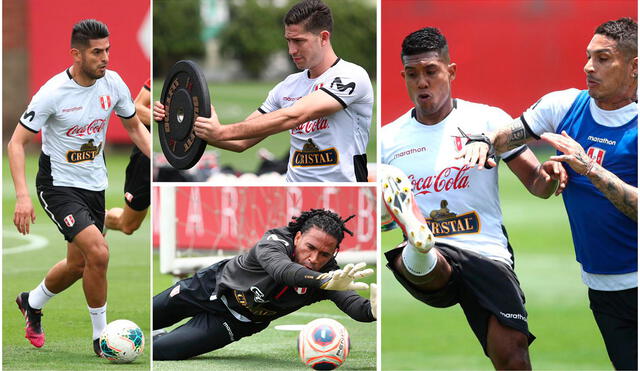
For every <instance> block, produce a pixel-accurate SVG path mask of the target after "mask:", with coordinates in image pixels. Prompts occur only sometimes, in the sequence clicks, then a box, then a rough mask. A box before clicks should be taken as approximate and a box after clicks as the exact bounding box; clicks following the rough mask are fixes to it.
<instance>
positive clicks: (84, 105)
mask: <svg viewBox="0 0 640 371" xmlns="http://www.w3.org/2000/svg"><path fill="white" fill-rule="evenodd" d="M109 48H110V43H109V30H108V29H107V26H106V25H104V24H103V23H101V22H99V21H96V20H93V19H89V20H83V21H80V22H78V23H77V24H75V25H74V26H73V31H72V34H71V51H70V55H71V56H72V58H73V65H72V66H71V67H69V68H68V69H67V70H65V71H64V72H61V73H59V74H57V75H56V76H54V77H53V78H51V79H50V80H49V81H47V82H46V83H45V84H44V85H43V86H42V87H41V88H40V90H39V91H38V92H37V93H36V94H35V95H34V96H33V98H32V100H31V103H30V104H29V106H28V107H27V110H26V111H25V112H24V115H22V117H21V118H20V121H19V125H17V126H16V129H15V131H14V133H13V136H12V137H11V140H10V141H9V144H8V148H7V153H8V155H9V164H10V168H11V175H12V177H13V183H14V187H15V190H16V207H15V213H14V219H13V222H14V224H15V226H16V228H17V229H18V232H20V233H22V234H28V233H29V226H30V223H32V222H34V221H35V212H34V209H33V205H32V202H31V197H30V195H29V190H28V187H27V183H26V177H25V150H24V147H25V145H26V144H27V143H29V142H31V141H32V140H33V138H34V137H35V135H36V133H38V132H39V131H40V130H42V153H41V155H40V162H39V170H38V175H37V177H36V188H37V192H38V199H39V200H40V204H41V205H42V207H43V208H44V210H45V211H46V213H47V215H48V216H49V217H50V218H51V220H52V221H53V222H54V223H55V224H56V226H57V227H58V229H59V230H60V232H61V233H62V234H63V235H64V238H65V240H66V241H67V257H66V258H65V259H63V260H61V261H60V262H58V263H57V264H56V265H54V266H53V267H52V268H51V269H50V270H49V272H48V273H47V275H46V277H45V279H44V280H43V281H42V282H41V283H40V284H39V285H38V286H37V287H36V288H34V289H33V290H31V291H30V292H23V293H21V294H20V295H18V298H17V299H16V302H17V304H18V307H19V309H20V311H21V312H22V314H23V315H24V317H25V320H26V328H25V331H26V338H27V339H29V341H30V342H31V344H33V345H34V346H35V347H38V348H39V347H42V346H43V345H44V341H45V336H44V331H43V329H42V326H41V318H42V308H43V306H44V305H45V304H46V303H47V302H48V301H49V300H50V299H51V298H52V297H53V296H55V295H56V294H58V293H60V292H62V291H64V290H65V289H67V288H68V287H70V286H71V285H73V283H74V282H76V281H77V280H78V279H80V278H82V284H83V290H84V294H85V297H86V300H87V304H88V306H89V313H90V314H91V322H92V324H93V337H92V339H93V346H94V351H95V352H96V354H98V355H100V350H99V346H98V337H99V336H100V333H101V332H102V329H103V328H104V327H105V326H106V321H107V316H106V310H107V266H108V263H109V249H108V246H107V242H106V241H105V239H104V236H103V235H102V229H103V224H104V218H105V208H104V203H105V201H104V189H105V188H107V169H106V166H105V160H104V155H103V149H104V146H105V135H106V132H107V126H108V123H109V117H110V115H111V112H112V111H113V110H115V112H116V113H117V114H118V116H119V117H120V118H121V121H122V124H123V126H124V127H125V129H126V130H127V132H128V133H129V137H130V138H131V140H132V141H133V142H134V143H135V145H136V146H137V147H138V148H140V150H141V151H142V152H143V153H144V154H145V155H147V156H149V153H150V150H151V146H150V135H149V132H148V131H147V130H145V129H144V126H143V124H142V123H141V122H140V120H139V119H138V118H137V116H136V109H135V106H134V104H133V101H132V99H131V93H130V92H129V89H128V88H127V86H126V85H125V83H124V82H123V81H122V79H121V78H120V76H119V75H118V74H117V73H116V72H113V71H110V70H107V65H108V64H109Z"/></svg>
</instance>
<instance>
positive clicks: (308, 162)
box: [291, 138, 339, 167]
mask: <svg viewBox="0 0 640 371" xmlns="http://www.w3.org/2000/svg"><path fill="white" fill-rule="evenodd" d="M338 157H339V156H338V151H337V150H336V149H335V147H331V148H328V149H323V150H321V149H320V148H318V146H316V144H315V143H313V140H312V139H311V138H309V139H307V143H305V144H304V147H302V151H295V152H294V153H293V157H292V158H291V166H293V167H311V166H328V165H337V164H338V161H339V159H338Z"/></svg>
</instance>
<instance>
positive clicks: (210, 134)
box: [154, 0, 373, 182]
mask: <svg viewBox="0 0 640 371" xmlns="http://www.w3.org/2000/svg"><path fill="white" fill-rule="evenodd" d="M284 24H285V27H284V30H285V33H284V37H285V39H286V40H287V44H288V46H289V55H291V58H293V62H294V63H295V65H296V67H298V68H299V69H301V70H303V71H302V72H299V73H295V74H292V75H289V76H288V77H287V78H286V79H285V80H284V81H282V82H281V83H279V84H278V85H276V87H275V88H273V89H272V90H271V91H270V92H269V95H268V97H267V99H266V100H265V102H264V103H263V104H262V105H261V106H260V108H258V110H257V111H255V112H253V113H252V114H251V115H249V117H247V119H246V121H243V122H239V123H235V124H230V125H220V122H219V121H218V117H217V115H216V113H215V110H214V109H212V114H211V118H204V117H199V118H197V120H196V123H195V128H196V129H195V133H196V135H197V136H198V137H200V138H202V139H204V140H206V141H207V142H208V143H209V144H211V145H213V146H216V147H219V148H223V149H227V150H231V151H237V152H242V151H244V150H245V149H247V148H249V147H252V146H253V145H255V144H257V143H258V142H260V141H261V140H263V139H264V138H266V137H267V136H269V135H271V134H275V133H279V132H281V131H285V130H288V131H289V132H290V133H291V149H290V152H289V165H288V169H287V175H286V180H287V181H288V182H319V181H325V182H327V181H329V182H332V181H333V182H355V181H358V182H366V181H367V157H366V147H367V143H368V142H369V129H370V126H371V115H372V111H373V89H372V87H371V81H370V79H369V76H368V75H367V72H366V71H365V70H364V69H363V68H362V67H360V66H358V65H355V64H353V63H350V62H347V61H345V60H343V59H341V58H339V57H338V56H337V55H336V53H335V52H334V51H333V48H332V46H331V33H332V32H333V31H332V30H333V18H332V16H331V10H330V9H329V7H327V6H326V5H325V4H324V3H322V1H320V0H304V1H301V2H299V3H297V4H296V5H294V6H293V7H292V8H291V9H290V10H289V12H288V13H287V14H286V15H285V17H284ZM163 118H164V106H163V105H162V104H161V103H160V102H155V103H154V119H155V120H157V121H160V120H162V119H163Z"/></svg>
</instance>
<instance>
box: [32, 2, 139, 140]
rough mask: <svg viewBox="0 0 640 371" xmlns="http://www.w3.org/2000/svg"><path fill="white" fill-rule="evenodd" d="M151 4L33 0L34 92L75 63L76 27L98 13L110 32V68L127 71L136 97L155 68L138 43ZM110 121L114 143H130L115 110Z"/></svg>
mask: <svg viewBox="0 0 640 371" xmlns="http://www.w3.org/2000/svg"><path fill="white" fill-rule="evenodd" d="M149 4H150V2H149V1H140V0H133V1H132V0H111V1H106V2H96V1H87V0H56V1H51V0H30V1H29V3H28V11H27V14H28V16H27V23H28V24H27V29H28V30H29V36H28V44H29V76H30V81H29V91H30V95H31V96H33V94H35V93H36V92H37V91H38V89H39V88H40V87H41V86H42V85H43V84H44V83H45V82H47V81H48V80H49V79H50V78H51V77H53V76H54V75H56V74H58V73H60V72H62V71H64V70H65V69H67V68H68V67H70V66H71V65H72V63H73V59H72V58H71V55H70V54H69V50H70V48H71V47H70V38H71V29H72V28H73V25H74V24H75V23H77V22H78V21H80V20H82V19H87V18H94V19H97V20H99V21H101V22H103V23H105V24H106V25H107V27H108V28H109V32H110V34H111V36H110V37H109V41H110V43H111V50H110V58H109V66H108V67H107V68H108V69H110V70H113V71H116V72H117V73H118V74H119V75H120V76H121V77H122V79H123V80H124V82H125V83H126V84H127V86H128V87H129V90H130V91H131V96H132V98H133V99H135V97H136V96H137V95H138V92H139V91H140V89H141V88H142V86H143V85H144V83H145V81H146V80H147V79H148V78H149V76H150V71H151V69H150V63H149V59H148V58H147V56H146V55H145V54H144V51H143V50H142V48H141V47H140V44H139V43H138V32H139V30H140V28H141V26H142V24H143V22H144V20H145V17H146V16H147V13H148V12H149V8H150V5H149ZM109 123H110V125H109V129H108V132H107V138H108V140H109V141H110V142H111V143H114V142H125V143H130V140H129V137H128V135H127V133H126V131H125V130H124V128H123V127H122V125H121V124H120V120H119V119H117V118H116V117H115V115H112V117H111V120H110V121H109Z"/></svg>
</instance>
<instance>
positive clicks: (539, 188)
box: [507, 148, 568, 198]
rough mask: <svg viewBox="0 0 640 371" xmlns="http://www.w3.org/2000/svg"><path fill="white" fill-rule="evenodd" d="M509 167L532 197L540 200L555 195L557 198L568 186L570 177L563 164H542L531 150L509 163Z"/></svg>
mask: <svg viewBox="0 0 640 371" xmlns="http://www.w3.org/2000/svg"><path fill="white" fill-rule="evenodd" d="M507 166H509V169H511V171H512V172H513V173H514V174H515V175H516V176H517V177H518V179H520V181H521V182H522V184H523V185H524V186H525V187H526V188H527V190H529V192H530V193H531V194H532V195H534V196H537V197H540V198H549V197H550V196H551V195H552V194H554V193H555V194H556V196H557V195H559V194H560V193H561V192H562V191H563V190H564V188H565V187H566V185H567V180H568V176H567V172H566V171H565V169H564V168H563V167H562V164H560V163H558V162H555V161H547V162H545V163H544V164H540V162H539V161H538V159H537V158H536V156H535V155H534V154H533V152H531V150H530V149H529V148H527V149H526V150H525V151H524V152H522V153H521V154H520V155H518V157H516V158H514V159H512V160H511V161H509V162H507Z"/></svg>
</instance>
